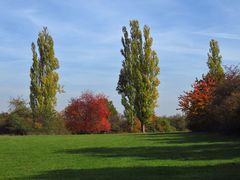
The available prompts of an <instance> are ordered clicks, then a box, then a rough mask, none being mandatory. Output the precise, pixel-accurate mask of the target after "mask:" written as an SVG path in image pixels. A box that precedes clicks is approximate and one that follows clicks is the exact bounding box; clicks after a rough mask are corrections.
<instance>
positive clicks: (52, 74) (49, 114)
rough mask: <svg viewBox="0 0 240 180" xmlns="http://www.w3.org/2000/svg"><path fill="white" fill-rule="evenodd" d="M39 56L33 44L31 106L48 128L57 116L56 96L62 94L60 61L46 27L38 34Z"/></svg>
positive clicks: (37, 117)
mask: <svg viewBox="0 0 240 180" xmlns="http://www.w3.org/2000/svg"><path fill="white" fill-rule="evenodd" d="M37 45H38V54H37V52H36V46H35V44H34V43H32V53H33V64H32V66H31V69H30V78H31V84H30V106H31V109H32V112H33V117H34V119H35V120H36V121H39V122H40V123H42V124H43V125H44V126H45V127H47V126H48V123H49V120H50V119H52V118H53V115H54V114H55V106H56V101H57V99H56V94H57V92H61V87H60V85H59V84H58V80H59V76H58V73H57V72H56V70H57V69H58V68H59V63H58V59H57V58H56V57H55V53H54V42H53V39H52V37H51V36H50V34H49V33H48V30H47V28H46V27H44V28H43V30H42V31H41V32H40V33H39V34H38V40H37Z"/></svg>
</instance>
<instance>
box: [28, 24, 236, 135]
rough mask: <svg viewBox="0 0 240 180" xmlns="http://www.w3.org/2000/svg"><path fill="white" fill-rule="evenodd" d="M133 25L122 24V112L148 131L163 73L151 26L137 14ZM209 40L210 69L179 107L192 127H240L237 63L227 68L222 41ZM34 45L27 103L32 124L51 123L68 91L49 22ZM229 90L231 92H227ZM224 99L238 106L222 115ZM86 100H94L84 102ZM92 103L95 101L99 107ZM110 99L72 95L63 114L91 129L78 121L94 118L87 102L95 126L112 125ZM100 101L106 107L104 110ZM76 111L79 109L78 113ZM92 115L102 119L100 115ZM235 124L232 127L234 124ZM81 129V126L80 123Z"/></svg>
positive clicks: (74, 123) (119, 85)
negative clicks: (61, 78) (59, 98)
mask: <svg viewBox="0 0 240 180" xmlns="http://www.w3.org/2000/svg"><path fill="white" fill-rule="evenodd" d="M129 26H130V30H129V31H128V29H127V27H126V26H123V28H122V33H123V36H122V39H121V42H122V49H121V50H120V52H121V54H122V57H123V60H122V68H121V69H120V74H119V80H118V83H117V87H116V91H117V92H118V94H119V95H120V96H121V103H122V105H123V106H124V112H123V113H124V117H125V119H126V120H127V122H128V126H129V128H130V131H133V129H134V126H135V124H136V122H140V129H141V132H143V133H145V126H146V125H148V124H149V122H151V121H153V119H154V118H155V117H156V115H155V108H156V107H157V106H158V104H157V100H158V97H159V92H158V90H157V87H158V86H159V84H160V80H159V79H158V75H159V73H160V67H159V65H158V64H159V60H158V55H157V53H156V51H155V50H154V49H152V44H153V38H152V37H151V35H150V27H149V26H147V25H144V27H143V30H141V28H140V26H139V22H138V21H137V20H131V21H130V23H129ZM209 45H210V48H209V53H208V60H207V66H208V68H209V71H208V73H207V74H206V75H204V74H203V75H202V78H201V79H196V81H195V83H193V85H192V88H193V89H192V90H190V91H189V92H184V94H183V95H180V96H179V110H182V112H183V113H184V114H185V117H186V122H187V123H188V128H189V129H190V130H192V131H214V132H215V131H223V130H224V131H229V128H228V129H227V130H226V129H224V126H228V127H229V126H232V127H233V126H235V127H234V131H236V132H239V130H240V126H239V125H240V123H239V121H238V120H234V122H233V121H232V118H237V115H238V111H239V112H240V92H238V91H240V88H239V89H238V87H239V86H238V85H237V86H234V87H232V86H230V85H229V84H231V83H230V81H233V80H235V81H236V82H238V81H237V80H238V78H239V82H240V73H239V72H240V71H239V68H238V67H237V66H235V67H230V68H227V71H226V72H224V69H223V67H222V56H221V55H220V49H219V45H218V42H217V41H216V40H214V39H212V40H210V43H209ZM31 49H32V56H33V58H32V66H31V68H30V79H31V81H30V95H29V97H30V103H29V104H30V108H31V113H32V118H33V122H34V126H41V127H46V128H47V127H48V126H49V124H51V122H52V121H53V119H56V118H57V117H56V116H57V115H56V114H57V113H56V112H57V111H56V110H55V107H56V103H57V98H56V94H57V93H63V92H64V88H63V86H61V85H60V84H59V83H58V81H59V75H58V73H57V72H56V70H57V69H58V68H60V65H59V61H58V59H57V57H56V56H55V52H54V41H53V38H52V37H51V35H50V34H49V32H48V29H47V27H43V30H42V31H41V32H39V34H38V39H37V45H35V43H34V42H33V43H32V45H31ZM235 81H234V82H235ZM226 84H227V85H229V89H223V88H224V87H226ZM239 85H240V84H239ZM221 88H222V89H221ZM229 91H230V92H229ZM220 92H221V93H222V94H221V93H220ZM226 92H228V93H229V94H228V95H224V93H226ZM238 95H239V96H238ZM229 99H230V100H232V101H234V102H232V101H230V100H229ZM236 99H237V100H236ZM238 99H239V101H238ZM224 100H226V102H225V101H224ZM221 101H224V103H226V104H227V103H228V105H229V104H234V105H235V106H236V108H235V111H234V112H232V111H233V110H231V113H232V114H231V113H230V114H231V115H232V117H222V116H223V111H222V110H223V107H222V106H221V105H222V104H221V103H222V102H221ZM235 101H236V102H235ZM86 102H88V103H89V104H91V106H88V104H87V105H86ZM84 103H85V105H84ZM111 103H112V102H111V101H110V104H111ZM93 104H95V107H94V105H93ZM104 104H105V105H104ZM108 105H109V101H108V100H107V98H106V96H99V95H96V96H94V94H92V93H90V92H85V93H83V94H82V96H80V97H79V98H75V99H74V98H73V99H72V100H71V102H70V104H69V105H68V107H66V108H65V110H64V111H65V118H66V117H67V116H68V117H67V119H66V122H68V123H66V124H68V125H69V127H70V128H72V129H74V128H73V126H79V127H80V126H81V127H84V128H85V129H87V128H86V127H89V128H88V129H91V128H92V127H90V126H91V124H88V125H86V122H84V123H85V125H84V126H83V125H80V124H81V123H80V124H79V122H80V121H88V122H90V121H93V120H92V119H89V118H87V117H85V116H84V118H85V119H84V118H83V113H82V111H83V109H84V108H85V109H86V107H87V108H89V109H88V110H87V111H86V112H88V113H90V112H91V113H95V114H98V115H99V116H101V118H102V119H101V122H102V125H101V126H100V125H99V124H98V126H97V127H98V128H96V127H94V128H95V129H98V130H97V131H104V128H106V129H107V130H106V131H108V130H109V129H110V125H109V124H108V122H107V121H106V117H108V116H109V113H108V110H107V109H106V108H105V107H109V106H108ZM112 106H113V104H112ZM220 106H221V107H220ZM96 107H98V109H101V110H102V111H101V112H100V111H99V110H98V109H96ZM102 107H104V108H102ZM74 108H75V109H74ZM80 108H82V109H80ZM114 108H115V107H114ZM224 108H225V110H226V108H229V107H227V106H226V105H225V106H224ZM69 109H70V110H69ZM93 109H94V110H93ZM209 109H210V110H209ZM67 110H69V111H67ZM80 111H81V113H80ZM73 112H74V113H75V116H74V115H73V114H74V113H73ZM76 114H78V115H77V116H76ZM230 114H229V116H230ZM218 116H221V118H220V119H221V120H218ZM104 117H105V119H104ZM99 118H100V117H99ZM229 118H230V119H231V120H229ZM83 119H84V120H83ZM93 119H95V120H94V121H98V120H96V119H98V117H96V116H94V117H93ZM103 119H104V120H103ZM226 119H228V120H226ZM237 119H238V118H237ZM99 121H100V120H99ZM69 122H71V123H69ZM229 124H230V125H229ZM233 124H234V125H233ZM95 126H96V125H95ZM232 127H231V128H230V129H231V130H233V128H232ZM94 128H92V129H94ZM76 129H77V130H76ZM78 130H79V128H75V129H74V131H76V132H77V131H78ZM79 131H80V132H81V128H80V130H79ZM85 131H86V132H88V131H87V130H85ZM89 132H92V131H89ZM93 132H94V131H93Z"/></svg>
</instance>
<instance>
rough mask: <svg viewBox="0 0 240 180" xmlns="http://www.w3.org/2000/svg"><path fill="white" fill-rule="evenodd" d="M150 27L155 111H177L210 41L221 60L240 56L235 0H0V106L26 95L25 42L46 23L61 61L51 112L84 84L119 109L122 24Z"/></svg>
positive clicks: (28, 57) (28, 56)
mask: <svg viewBox="0 0 240 180" xmlns="http://www.w3.org/2000/svg"><path fill="white" fill-rule="evenodd" d="M133 19H136V20H138V21H139V23H140V27H141V28H143V26H144V25H145V24H147V25H148V26H150V28H151V36H152V37H153V49H155V50H156V52H157V54H158V57H159V67H160V69H161V72H160V75H159V79H160V81H161V83H160V85H159V87H158V91H159V99H158V104H159V106H158V107H157V108H156V109H155V111H156V114H157V115H174V114H176V113H180V111H177V110H176V109H177V108H178V97H179V96H180V95H181V94H183V91H187V90H190V88H191V84H192V83H193V82H194V80H195V79H196V77H198V78H200V77H201V76H202V74H203V73H206V72H207V71H208V68H207V65H206V62H207V53H208V50H209V41H210V40H211V39H216V40H217V41H218V42H219V46H220V50H221V55H222V57H223V59H222V61H223V62H222V64H223V65H238V64H239V62H240V1H239V0H231V1H229V0H211V1H209V0H201V1H196V0H131V1H129V0H85V1H83V0H68V1H66V0H41V1H38V0H8V1H5V0H0V112H3V111H7V110H8V108H9V107H8V104H9V103H8V102H9V99H10V98H15V97H17V96H21V97H22V98H24V99H25V100H26V101H29V85H30V77H29V69H30V66H31V64H32V52H31V43H32V42H35V43H36V41H37V37H38V33H39V32H40V31H41V30H42V28H43V26H47V27H48V30H49V33H50V34H51V36H52V37H53V39H54V48H55V55H56V57H57V58H58V59H59V63H60V69H59V70H58V73H59V75H60V84H61V85H64V89H65V93H63V94H59V95H58V96H57V97H58V102H57V107H56V108H57V110H58V111H61V110H63V109H64V108H65V107H66V106H67V105H68V103H69V101H70V99H71V98H74V97H78V96H80V94H81V93H82V92H83V91H85V90H91V91H93V92H96V93H104V94H105V95H106V96H108V98H109V99H110V100H112V101H113V104H114V105H115V107H116V108H117V110H118V111H119V112H120V113H122V112H123V106H122V105H121V97H120V95H118V94H117V91H116V86H117V82H118V76H119V72H120V69H121V64H122V60H123V57H122V56H121V53H120V49H121V48H122V44H121V37H122V31H121V30H122V26H127V28H128V30H129V21H130V20H133Z"/></svg>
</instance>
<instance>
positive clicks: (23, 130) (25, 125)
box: [4, 113, 33, 135]
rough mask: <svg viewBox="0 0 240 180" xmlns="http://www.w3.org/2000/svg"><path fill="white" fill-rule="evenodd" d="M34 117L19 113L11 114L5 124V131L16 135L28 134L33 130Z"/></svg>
mask: <svg viewBox="0 0 240 180" xmlns="http://www.w3.org/2000/svg"><path fill="white" fill-rule="evenodd" d="M32 124H33V122H32V119H31V118H26V117H22V116H20V115H19V114H17V113H12V114H10V115H9V117H8V119H7V120H6V124H5V125H4V129H5V133H7V134H15V135H26V134H28V133H29V132H31V131H32Z"/></svg>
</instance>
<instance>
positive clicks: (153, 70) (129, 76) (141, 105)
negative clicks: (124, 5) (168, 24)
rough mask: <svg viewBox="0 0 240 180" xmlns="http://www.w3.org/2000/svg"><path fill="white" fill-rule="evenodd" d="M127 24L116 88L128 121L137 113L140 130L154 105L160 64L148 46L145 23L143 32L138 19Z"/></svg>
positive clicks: (143, 128)
mask: <svg viewBox="0 0 240 180" xmlns="http://www.w3.org/2000/svg"><path fill="white" fill-rule="evenodd" d="M130 28H131V30H130V34H131V37H129V36H128V32H127V28H126V27H123V34H124V37H123V38H122V44H123V49H122V50H121V52H122V55H123V57H124V60H123V64H122V69H121V71H120V76H119V82H118V87H117V91H118V93H119V94H121V95H122V104H123V105H124V107H125V112H124V113H125V115H126V117H127V119H129V120H130V122H131V125H133V124H134V118H135V116H137V118H138V119H139V120H140V122H141V130H142V132H145V124H146V122H147V121H148V120H149V119H150V118H151V116H152V115H153V114H154V108H155V107H156V106H157V98H158V91H157V86H158V85H159V83H160V81H159V79H158V77H157V76H158V74H159V72H160V68H159V67H158V57H157V54H156V52H155V51H154V50H152V48H151V47H152V43H153V39H152V37H151V36H150V28H149V27H148V26H146V25H145V26H144V28H143V36H142V32H141V30H140V27H139V23H138V21H137V20H132V21H130ZM143 39H144V40H143Z"/></svg>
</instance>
